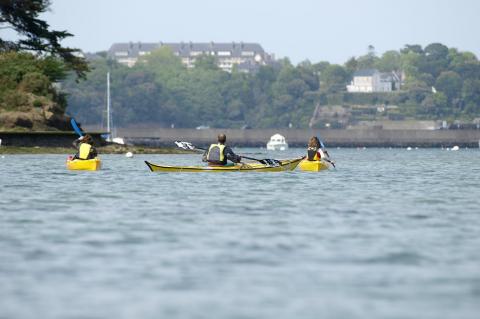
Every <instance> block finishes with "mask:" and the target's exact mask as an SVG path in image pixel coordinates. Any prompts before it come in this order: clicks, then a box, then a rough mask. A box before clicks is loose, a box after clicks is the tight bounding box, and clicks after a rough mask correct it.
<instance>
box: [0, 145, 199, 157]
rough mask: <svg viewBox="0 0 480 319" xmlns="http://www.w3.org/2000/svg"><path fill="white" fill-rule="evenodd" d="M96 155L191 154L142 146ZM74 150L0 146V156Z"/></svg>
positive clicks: (106, 150)
mask: <svg viewBox="0 0 480 319" xmlns="http://www.w3.org/2000/svg"><path fill="white" fill-rule="evenodd" d="M96 149H97V151H98V154H99V155H100V156H101V155H102V154H125V153H127V152H132V153H133V154H191V153H192V152H190V151H185V150H181V149H178V148H175V147H142V146H131V145H128V146H117V145H115V146H113V145H107V146H100V147H96ZM75 153H76V150H75V149H74V148H73V147H49V146H0V154H3V155H8V154H12V155H13V154H65V155H69V154H71V155H73V154H75Z"/></svg>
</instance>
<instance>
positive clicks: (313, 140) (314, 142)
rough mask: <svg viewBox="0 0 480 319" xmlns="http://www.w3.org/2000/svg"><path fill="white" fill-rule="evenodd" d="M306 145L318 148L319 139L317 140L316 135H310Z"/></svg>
mask: <svg viewBox="0 0 480 319" xmlns="http://www.w3.org/2000/svg"><path fill="white" fill-rule="evenodd" d="M308 147H312V148H317V149H318V148H320V141H319V140H318V137H316V136H312V137H311V138H310V141H308Z"/></svg>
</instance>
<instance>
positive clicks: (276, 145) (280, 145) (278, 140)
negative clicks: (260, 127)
mask: <svg viewBox="0 0 480 319" xmlns="http://www.w3.org/2000/svg"><path fill="white" fill-rule="evenodd" d="M287 149H288V143H287V141H286V140H285V137H284V136H283V135H280V134H275V135H273V136H272V137H270V141H268V143H267V150H269V151H285V150H287Z"/></svg>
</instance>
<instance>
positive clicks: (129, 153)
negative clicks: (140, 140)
mask: <svg viewBox="0 0 480 319" xmlns="http://www.w3.org/2000/svg"><path fill="white" fill-rule="evenodd" d="M125 156H126V157H128V158H130V157H133V153H132V152H127V153H126V154H125Z"/></svg>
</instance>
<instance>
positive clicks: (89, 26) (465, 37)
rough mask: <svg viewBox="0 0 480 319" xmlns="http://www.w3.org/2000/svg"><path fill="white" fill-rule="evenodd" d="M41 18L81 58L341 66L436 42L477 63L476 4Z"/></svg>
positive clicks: (91, 11)
mask: <svg viewBox="0 0 480 319" xmlns="http://www.w3.org/2000/svg"><path fill="white" fill-rule="evenodd" d="M51 2H52V5H51V10H50V12H48V13H46V14H44V15H42V18H44V19H46V20H47V22H48V23H49V24H50V25H51V27H52V28H54V29H57V30H68V31H69V32H71V33H73V34H74V35H75V37H72V38H69V39H67V40H65V41H64V42H63V43H64V44H65V45H68V46H71V47H76V48H80V49H81V50H83V51H85V52H96V51H103V50H108V48H109V47H110V46H111V45H112V43H114V42H130V41H133V42H137V41H141V42H160V41H162V42H181V41H184V42H189V41H192V42H210V41H213V42H232V41H235V42H240V41H243V42H257V43H260V44H261V45H262V46H263V48H264V49H265V50H266V51H267V52H269V53H273V54H275V57H276V58H282V57H288V58H290V60H291V61H292V62H293V63H299V62H301V61H304V60H306V59H308V60H310V61H311V62H313V63H316V62H319V61H329V62H331V63H344V62H345V61H346V60H348V59H349V58H350V57H352V56H359V55H363V54H365V53H366V52H367V47H368V46H369V45H373V46H374V47H375V50H376V52H377V54H382V53H383V52H385V51H388V50H398V49H400V48H402V47H403V46H404V45H405V44H421V45H423V46H425V45H427V44H429V43H433V42H441V43H443V44H445V45H447V46H449V47H456V48H458V49H459V50H461V51H471V52H473V53H475V54H476V55H477V56H479V57H480V38H479V36H478V31H479V30H480V18H478V17H479V15H480V1H478V0H398V1H386V0H316V1H315V0H294V1H284V0H276V1H267V0H264V1H262V0H241V1H228V0H202V1H200V0H182V1H173V0H168V1H167V0H135V1H131V0H130V1H127V0H82V1H74V0H51Z"/></svg>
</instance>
